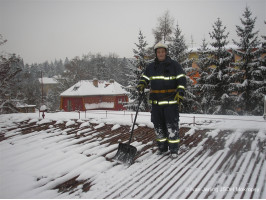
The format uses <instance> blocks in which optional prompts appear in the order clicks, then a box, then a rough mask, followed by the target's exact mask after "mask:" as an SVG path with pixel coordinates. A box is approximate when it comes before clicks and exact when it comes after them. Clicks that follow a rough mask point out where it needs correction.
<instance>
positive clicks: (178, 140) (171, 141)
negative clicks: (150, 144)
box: [168, 139, 180, 143]
mask: <svg viewBox="0 0 266 200" xmlns="http://www.w3.org/2000/svg"><path fill="white" fill-rule="evenodd" d="M168 142H169V143H179V142H180V139H177V140H168Z"/></svg>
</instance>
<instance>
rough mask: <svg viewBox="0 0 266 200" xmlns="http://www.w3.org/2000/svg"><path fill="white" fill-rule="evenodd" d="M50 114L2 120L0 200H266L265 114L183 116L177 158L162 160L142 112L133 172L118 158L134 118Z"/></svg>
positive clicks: (3, 117) (95, 113)
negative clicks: (72, 199) (220, 199)
mask: <svg viewBox="0 0 266 200" xmlns="http://www.w3.org/2000/svg"><path fill="white" fill-rule="evenodd" d="M45 115H46V116H45V119H41V118H39V114H38V113H29V114H9V115H1V116H0V136H1V138H0V141H1V142H0V154H1V155H0V162H1V163H0V198H206V197H209V198H266V178H265V177H266V150H265V146H266V121H265V120H263V118H262V117H260V116H256V117H255V116H252V117H250V116H211V115H194V114H181V118H180V119H181V120H180V125H181V127H182V131H183V132H184V133H183V142H182V146H181V149H180V153H179V158H178V159H177V160H171V159H170V158H169V157H168V155H166V156H162V157H159V156H156V155H155V154H154V151H155V150H156V147H154V144H153V141H152V138H153V135H152V127H153V125H152V123H151V122H150V113H140V114H139V116H138V120H137V124H138V126H137V127H136V133H135V135H136V136H135V138H134V141H133V143H132V145H133V146H136V147H137V149H138V152H139V156H138V158H137V159H136V160H135V163H134V164H133V165H132V166H130V167H127V166H124V165H122V164H119V163H117V162H115V161H113V160H112V157H113V156H114V155H115V153H116V150H117V146H118V142H121V141H122V142H125V141H126V140H127V139H128V136H129V134H128V132H129V128H130V127H129V126H131V125H132V120H133V118H134V113H131V112H123V111H121V112H114V111H108V112H106V111H90V112H87V113H86V117H85V113H84V112H82V113H80V114H79V113H77V112H72V113H70V112H60V113H45ZM79 118H80V119H79ZM139 136H140V137H139ZM146 137H147V138H146ZM249 190H250V191H249Z"/></svg>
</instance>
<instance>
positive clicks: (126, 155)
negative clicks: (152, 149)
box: [114, 143, 137, 165]
mask: <svg viewBox="0 0 266 200" xmlns="http://www.w3.org/2000/svg"><path fill="white" fill-rule="evenodd" d="M136 154H137V148H136V147H134V146H132V145H129V144H123V143H119V145H118V150H117V152H116V155H115V157H114V159H115V160H117V161H120V162H123V163H125V164H128V165H131V164H132V163H133V161H134V158H135V156H136Z"/></svg>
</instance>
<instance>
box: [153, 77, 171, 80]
mask: <svg viewBox="0 0 266 200" xmlns="http://www.w3.org/2000/svg"><path fill="white" fill-rule="evenodd" d="M160 79H162V80H175V79H176V77H175V76H151V78H150V80H160Z"/></svg>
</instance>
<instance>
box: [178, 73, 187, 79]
mask: <svg viewBox="0 0 266 200" xmlns="http://www.w3.org/2000/svg"><path fill="white" fill-rule="evenodd" d="M184 76H186V75H185V74H179V75H178V76H176V79H179V78H181V77H184Z"/></svg>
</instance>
